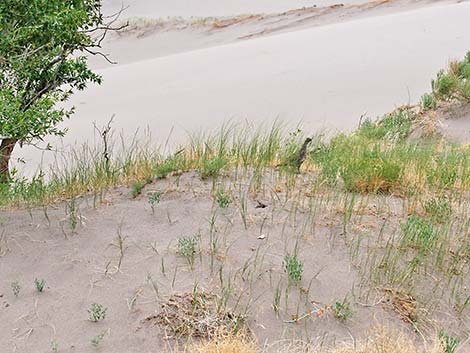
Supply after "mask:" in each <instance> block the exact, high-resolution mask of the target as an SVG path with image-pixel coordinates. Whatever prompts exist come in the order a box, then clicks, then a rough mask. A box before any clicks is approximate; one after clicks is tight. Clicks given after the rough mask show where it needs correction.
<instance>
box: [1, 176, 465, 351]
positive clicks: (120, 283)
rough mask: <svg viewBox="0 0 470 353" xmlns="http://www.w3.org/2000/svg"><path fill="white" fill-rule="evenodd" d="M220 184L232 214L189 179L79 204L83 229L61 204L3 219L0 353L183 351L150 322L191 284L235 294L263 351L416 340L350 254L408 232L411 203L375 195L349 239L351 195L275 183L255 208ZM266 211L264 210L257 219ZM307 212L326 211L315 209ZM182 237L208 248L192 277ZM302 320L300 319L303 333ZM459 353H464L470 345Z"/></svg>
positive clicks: (447, 321) (243, 191)
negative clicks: (98, 317) (290, 341)
mask: <svg viewBox="0 0 470 353" xmlns="http://www.w3.org/2000/svg"><path fill="white" fill-rule="evenodd" d="M310 177H311V176H303V177H302V178H306V179H305V181H307V180H308V178H310ZM299 180H302V179H299ZM274 182H275V181H274ZM301 183H302V182H301V181H300V184H299V185H302V184H301ZM222 185H225V187H226V188H227V189H226V190H230V192H232V195H233V197H234V201H233V203H232V204H231V205H229V207H228V208H227V209H220V208H218V207H217V204H214V201H213V199H212V197H211V192H210V190H211V186H212V181H207V182H202V181H200V179H199V178H198V177H197V175H195V174H193V173H189V174H183V175H182V176H181V177H172V178H170V179H167V180H160V181H157V182H155V183H153V184H151V185H148V186H147V187H146V188H145V189H144V191H143V194H142V195H141V196H139V197H137V198H136V199H131V197H130V191H129V189H118V190H114V191H111V192H110V193H108V194H106V195H105V196H104V198H103V199H102V200H101V201H102V203H97V204H95V203H94V200H93V198H92V197H88V198H80V199H77V203H76V206H77V207H76V209H77V212H76V215H77V220H78V225H77V228H76V230H75V231H72V230H71V228H70V224H71V223H70V221H71V220H72V218H71V216H70V212H69V213H68V214H67V212H66V207H67V206H66V205H65V204H61V205H53V206H50V207H48V208H47V209H45V210H41V209H35V210H31V211H27V210H17V211H0V234H1V235H2V237H1V238H0V240H1V241H0V278H1V281H0V316H1V317H2V320H0V351H1V352H2V353H9V352H51V351H52V349H51V343H52V344H53V345H55V344H56V345H57V347H58V351H59V352H80V353H88V352H96V351H99V352H110V353H111V352H112V353H120V352H126V353H134V352H135V353H147V352H149V353H150V352H155V353H156V352H162V351H163V349H164V347H165V346H166V345H167V344H168V343H169V342H173V341H166V340H164V339H163V337H164V336H165V332H164V330H163V328H162V326H159V325H156V324H155V323H152V322H148V321H146V318H148V317H151V316H152V315H154V314H155V313H158V312H160V310H161V304H162V303H164V302H165V301H166V300H167V299H168V297H169V296H170V295H171V294H175V293H186V292H192V291H193V288H194V286H195V284H197V286H198V288H199V290H201V291H202V290H205V291H210V292H212V293H215V294H217V295H219V296H223V294H224V293H227V292H224V291H223V290H224V289H227V288H229V289H230V296H229V301H228V302H229V305H230V307H232V308H234V307H235V308H237V309H236V311H237V312H245V311H246V313H247V314H248V325H249V326H250V328H251V329H252V330H253V332H254V333H255V334H256V336H257V337H258V339H259V342H260V343H265V342H267V343H272V342H273V341H276V340H279V339H282V338H294V337H297V338H302V339H310V340H312V341H313V342H319V341H322V342H324V343H325V344H332V343H334V342H336V343H338V342H350V341H351V340H353V339H357V338H360V337H363V336H364V335H365V334H366V332H367V329H368V328H370V327H372V326H374V325H377V324H384V325H387V326H392V327H395V328H400V329H403V330H407V331H408V332H412V330H411V326H410V325H409V324H406V323H405V322H404V321H403V317H401V316H400V314H399V313H398V312H397V311H396V310H394V308H393V306H392V304H391V302H390V301H388V300H386V298H387V297H386V293H387V292H385V291H383V289H380V288H374V287H369V285H368V284H367V282H363V281H362V280H361V277H360V275H359V269H360V268H361V266H358V263H357V262H358V260H353V257H352V255H351V254H352V248H355V247H356V246H353V245H347V244H348V240H347V239H357V237H358V236H359V237H361V238H362V239H363V244H366V243H370V244H374V243H376V242H377V241H378V240H377V239H376V238H377V234H379V233H381V232H382V231H381V228H382V227H383V219H385V218H387V219H388V223H387V224H388V225H389V226H390V230H388V227H387V228H386V230H385V234H393V232H394V231H393V230H392V229H393V228H392V225H393V227H396V226H398V223H397V221H398V220H399V219H400V218H401V217H402V213H403V212H404V210H403V209H402V207H401V206H400V205H401V204H402V201H400V200H398V199H397V200H394V199H393V198H388V199H387V200H385V199H375V198H373V197H372V198H368V204H367V207H366V208H365V210H364V212H363V213H359V214H360V215H358V216H357V217H356V216H355V217H354V218H353V221H352V224H351V227H350V229H351V230H350V231H348V235H347V236H346V235H345V234H344V233H343V228H342V219H343V215H342V214H341V213H340V212H338V210H339V209H340V208H341V207H342V205H343V204H344V201H343V200H342V196H341V194H329V195H328V194H324V195H323V196H322V195H321V194H317V195H316V196H315V197H313V198H308V199H303V198H299V196H298V195H299V194H298V193H297V192H289V193H286V192H285V191H286V188H285V187H286V186H285V185H284V186H283V184H279V185H278V187H277V191H276V192H274V193H273V191H270V187H266V188H263V189H262V190H264V191H262V192H261V193H260V194H258V195H257V196H256V198H254V197H252V196H249V195H250V193H249V192H248V190H249V185H250V183H249V182H248V179H247V180H245V181H244V180H243V179H241V180H240V179H239V181H235V180H232V181H229V180H228V179H225V180H223V181H222ZM237 188H239V190H237ZM301 189H302V187H300V190H301ZM155 190H158V191H161V192H163V195H162V197H161V202H160V203H159V204H158V205H157V206H156V210H155V214H152V212H151V210H150V207H149V204H148V202H147V196H146V194H147V193H148V192H153V191H155ZM242 195H245V196H243V197H246V198H243V197H241V196H242ZM243 200H246V215H247V228H246V229H245V228H244V226H243V222H242V217H241V215H242V213H241V212H240V209H241V205H243V204H244V202H245V201H243ZM257 200H260V201H262V202H263V203H265V205H266V206H267V207H266V208H256V205H257ZM301 200H304V201H301ZM308 200H309V201H308ZM95 201H96V200H95ZM309 203H312V204H311V205H316V206H313V207H314V209H316V210H317V212H314V213H311V212H309V211H308V209H309V207H310V206H309ZM94 204H95V205H96V206H97V207H96V208H95V207H94ZM358 204H359V202H358ZM46 215H47V218H46ZM211 220H213V221H211ZM211 224H212V226H211ZM379 231H380V232H379ZM389 232H390V233H389ZM211 234H212V237H211ZM119 235H120V236H121V239H122V244H123V246H122V248H123V252H122V253H123V256H122V257H121V255H120V254H121V252H120V250H119V247H118V244H119V242H118V236H119ZM183 235H186V236H199V237H200V242H199V246H198V247H197V248H198V249H199V250H198V253H197V254H196V256H195V262H194V270H191V268H190V266H189V265H188V263H187V262H186V260H185V259H184V258H183V257H182V256H181V255H179V254H178V253H177V249H178V248H177V242H178V240H177V239H178V238H179V237H181V236H183ZM363 237H366V238H363ZM380 237H382V236H380ZM260 238H262V239H260ZM211 239H212V240H211ZM366 239H367V240H366ZM214 240H215V243H217V246H216V248H215V254H216V256H214V265H213V266H212V267H211V265H210V258H211V256H210V253H211V251H210V248H211V246H210V244H213V243H214ZM296 244H297V247H298V249H299V257H300V258H301V259H302V261H303V262H304V276H303V279H302V282H301V285H300V286H299V287H297V286H295V285H294V286H291V287H290V289H286V288H287V280H286V275H285V273H284V271H283V267H282V261H283V257H284V255H285V254H286V253H292V252H293V251H294V250H293V249H294V247H295V246H296ZM376 244H379V243H376ZM357 246H358V249H360V248H361V247H362V246H361V247H360V246H359V245H357ZM120 259H121V260H120ZM119 263H121V265H120V266H119ZM211 268H212V269H213V270H212V271H211ZM35 278H39V279H44V280H45V281H46V287H45V290H44V292H42V293H39V292H37V291H36V289H35V287H34V280H35ZM14 281H17V282H18V283H19V285H20V286H21V289H20V292H19V295H18V296H17V297H15V296H14V295H13V292H12V289H11V288H10V284H11V283H12V282H14ZM428 282H429V279H428V280H427V281H425V282H424V285H425V286H426V283H428ZM428 284H429V286H430V287H429V289H431V286H432V283H428ZM464 284H465V283H464ZM421 285H422V284H421ZM276 288H278V289H279V290H280V293H281V296H280V303H279V305H280V311H279V314H276V313H275V312H274V311H273V308H272V306H273V303H274V293H275V291H276ZM425 292H426V290H425ZM286 293H288V296H286ZM367 293H368V294H367ZM429 293H431V292H429ZM344 298H349V299H348V301H349V302H351V303H352V304H351V305H352V309H353V312H354V314H353V316H352V317H351V318H350V319H348V320H347V322H345V323H343V322H341V321H339V320H337V319H335V318H334V317H333V313H332V309H331V306H332V305H334V303H335V301H342V300H343V299H344ZM95 302H96V303H100V304H102V305H104V306H105V307H106V308H107V315H106V318H105V319H104V320H103V321H100V322H98V323H94V322H91V321H89V320H88V316H89V315H88V313H87V310H88V308H89V307H90V305H91V304H92V303H95ZM440 305H441V304H439V306H437V305H436V306H435V307H434V309H436V313H435V317H434V316H432V317H431V319H432V320H434V319H436V320H437V321H435V322H436V325H437V327H439V328H441V327H445V329H446V331H447V332H452V333H454V334H458V335H459V336H460V337H462V339H463V340H465V337H466V336H465V332H466V331H467V333H468V329H469V328H468V322H466V323H465V316H464V317H463V318H461V319H460V320H459V319H457V318H456V316H455V315H454V314H452V312H453V310H454V309H453V308H451V307H448V306H446V304H445V303H443V305H444V306H443V307H441V306H440ZM443 312H445V313H446V314H445V315H442V314H441V313H443ZM296 315H297V316H296ZM433 315H434V314H433ZM295 317H302V319H301V321H300V322H299V323H293V322H292V319H293V318H295ZM462 320H463V321H462ZM431 322H432V321H431ZM427 328H429V327H427V326H426V325H422V324H420V330H422V332H425V334H426V335H428V334H430V335H431V337H433V335H435V333H434V331H433V330H434V327H432V328H431V331H430V333H428V331H426V330H427ZM102 332H106V336H105V338H104V339H103V341H102V342H101V343H100V346H99V347H98V348H96V347H94V346H93V345H92V344H91V340H92V339H93V338H94V337H95V336H97V335H99V334H100V333H102ZM417 337H418V336H417ZM53 342H54V343H53ZM173 343H174V342H173ZM467 348H468V347H467ZM460 352H461V353H463V352H466V351H465V346H464V347H463V350H461V351H460Z"/></svg>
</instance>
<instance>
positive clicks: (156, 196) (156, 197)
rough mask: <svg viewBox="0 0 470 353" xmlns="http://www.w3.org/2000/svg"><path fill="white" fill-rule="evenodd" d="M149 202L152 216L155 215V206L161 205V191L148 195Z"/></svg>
mask: <svg viewBox="0 0 470 353" xmlns="http://www.w3.org/2000/svg"><path fill="white" fill-rule="evenodd" d="M147 197H148V202H149V204H150V207H151V208H152V214H154V213H155V206H156V205H157V204H159V203H160V199H161V197H162V193H161V191H153V192H150V193H149V194H148V195H147Z"/></svg>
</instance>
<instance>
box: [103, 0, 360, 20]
mask: <svg viewBox="0 0 470 353" xmlns="http://www.w3.org/2000/svg"><path fill="white" fill-rule="evenodd" d="M367 1H368V0H199V1H195V0H170V1H168V0H150V1H146V0H104V1H103V8H104V10H105V11H106V12H108V13H115V12H117V11H119V10H120V9H121V8H122V7H125V8H126V12H125V16H144V17H152V18H160V17H161V18H164V17H186V18H187V17H206V16H232V15H239V14H247V13H250V14H252V13H273V12H282V11H287V10H290V9H296V8H301V7H309V6H314V5H316V6H318V7H321V6H330V5H334V4H345V5H347V4H360V3H365V2H367Z"/></svg>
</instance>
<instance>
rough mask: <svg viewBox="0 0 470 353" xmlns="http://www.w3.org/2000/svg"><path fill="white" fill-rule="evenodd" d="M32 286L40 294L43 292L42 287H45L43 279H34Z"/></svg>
mask: <svg viewBox="0 0 470 353" xmlns="http://www.w3.org/2000/svg"><path fill="white" fill-rule="evenodd" d="M34 285H35V286H36V289H37V291H38V292H42V291H43V290H44V286H45V285H46V281H45V280H43V279H37V278H36V279H35V280H34Z"/></svg>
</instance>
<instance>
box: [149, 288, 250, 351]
mask: <svg viewBox="0 0 470 353" xmlns="http://www.w3.org/2000/svg"><path fill="white" fill-rule="evenodd" d="M146 320H147V321H149V322H154V323H156V324H159V325H161V326H163V327H164V328H165V329H166V330H167V333H168V334H171V335H172V336H174V337H176V338H180V337H195V338H202V339H212V338H214V337H219V336H220V332H221V331H223V332H227V333H230V334H231V335H228V334H227V335H224V336H220V337H229V336H230V337H232V336H233V337H236V335H237V334H238V333H239V332H246V331H247V328H246V327H245V326H244V319H243V317H242V316H241V315H237V314H235V313H233V312H231V311H230V310H228V309H227V308H226V307H225V306H223V305H222V304H221V302H220V301H219V300H218V298H217V297H216V296H215V295H213V294H210V293H206V292H198V291H193V292H192V293H183V294H174V295H172V296H171V297H170V298H169V299H168V301H167V302H165V303H164V304H162V306H161V310H160V312H159V313H157V314H156V315H152V316H149V317H148V318H147V319H146ZM227 352H228V351H227Z"/></svg>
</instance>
